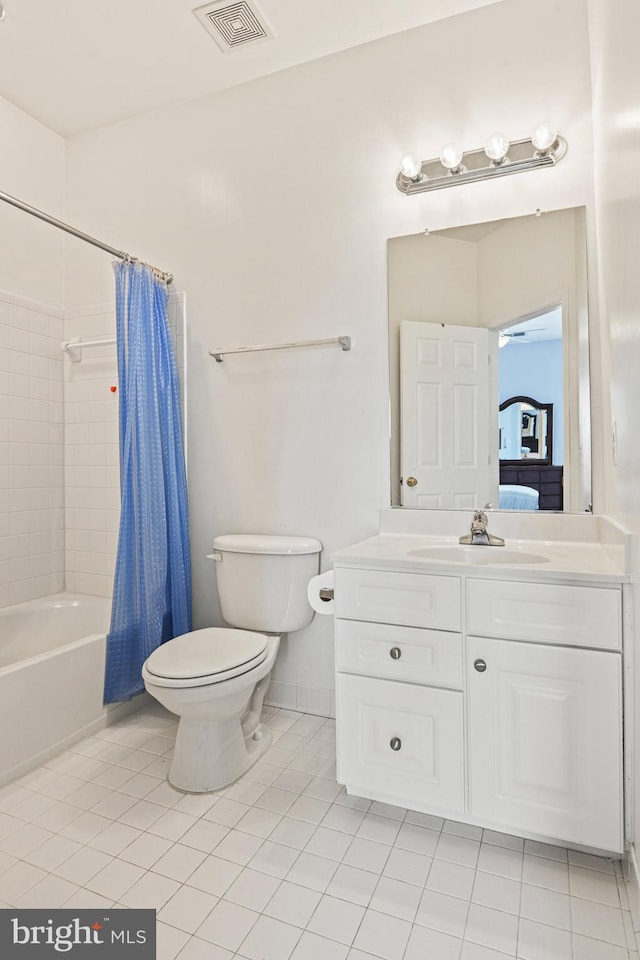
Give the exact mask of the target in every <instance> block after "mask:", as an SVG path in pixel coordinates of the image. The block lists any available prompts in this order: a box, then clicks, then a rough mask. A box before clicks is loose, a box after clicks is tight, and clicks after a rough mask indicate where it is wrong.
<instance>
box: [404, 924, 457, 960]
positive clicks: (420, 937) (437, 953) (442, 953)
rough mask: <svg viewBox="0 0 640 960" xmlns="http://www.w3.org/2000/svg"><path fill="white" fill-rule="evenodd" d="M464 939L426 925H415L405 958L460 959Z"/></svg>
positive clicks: (424, 959) (418, 959)
mask: <svg viewBox="0 0 640 960" xmlns="http://www.w3.org/2000/svg"><path fill="white" fill-rule="evenodd" d="M461 949H462V940H460V939H458V938H457V937H452V936H450V935H449V934H448V933H440V932H439V931H438V930H429V929H427V928H426V927H414V928H413V930H412V931H411V934H410V936H409V942H408V943H407V949H406V952H405V955H404V960H426V958H429V957H433V958H434V960H435V958H437V960H458V958H459V957H460V950H461Z"/></svg>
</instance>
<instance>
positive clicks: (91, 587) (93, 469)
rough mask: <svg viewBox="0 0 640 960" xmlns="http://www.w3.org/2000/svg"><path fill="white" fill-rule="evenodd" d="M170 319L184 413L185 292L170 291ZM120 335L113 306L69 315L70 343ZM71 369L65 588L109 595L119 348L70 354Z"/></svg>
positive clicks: (116, 487) (116, 500)
mask: <svg viewBox="0 0 640 960" xmlns="http://www.w3.org/2000/svg"><path fill="white" fill-rule="evenodd" d="M168 313H169V323H170V327H171V331H172V334H173V337H174V345H175V350H176V361H177V364H178V372H179V374H180V382H181V388H182V399H183V412H184V409H185V406H184V389H185V374H186V369H185V350H184V328H185V295H184V294H182V293H176V292H175V291H171V293H170V296H169V308H168ZM115 329H116V324H115V313H114V306H113V304H102V305H99V306H95V307H91V308H88V309H85V310H83V311H82V312H78V313H74V314H73V315H72V316H68V317H67V319H66V321H65V338H66V339H67V340H69V339H72V338H74V337H81V338H82V339H106V338H113V337H115ZM72 358H77V359H72ZM64 363H65V375H64V407H65V443H64V450H65V456H64V462H65V507H66V510H65V513H66V520H65V529H66V561H65V574H66V589H67V590H69V591H71V592H73V593H90V594H96V595H99V596H103V597H110V596H111V594H112V590H113V570H114V566H115V558H116V549H117V542H118V525H119V520H120V471H119V465H118V458H119V454H118V391H117V388H118V379H117V365H116V348H115V346H114V345H110V346H103V347H85V348H84V349H83V350H82V351H69V352H68V355H67V357H66V358H65V361H64ZM114 387H115V388H116V389H115V390H114V389H113V388H114Z"/></svg>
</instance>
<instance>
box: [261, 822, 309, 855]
mask: <svg viewBox="0 0 640 960" xmlns="http://www.w3.org/2000/svg"><path fill="white" fill-rule="evenodd" d="M315 831H316V827H315V824H313V823H307V822H306V821H305V820H295V819H294V818H293V817H288V816H287V817H283V818H282V820H281V821H280V823H279V824H278V826H277V827H276V828H275V830H274V831H273V832H272V833H271V834H270V836H269V839H270V840H272V841H273V842H274V843H282V844H284V845H285V846H286V847H294V848H295V849H296V850H303V849H304V848H305V846H306V845H307V843H308V842H309V840H310V839H311V837H312V836H313V834H314V833H315Z"/></svg>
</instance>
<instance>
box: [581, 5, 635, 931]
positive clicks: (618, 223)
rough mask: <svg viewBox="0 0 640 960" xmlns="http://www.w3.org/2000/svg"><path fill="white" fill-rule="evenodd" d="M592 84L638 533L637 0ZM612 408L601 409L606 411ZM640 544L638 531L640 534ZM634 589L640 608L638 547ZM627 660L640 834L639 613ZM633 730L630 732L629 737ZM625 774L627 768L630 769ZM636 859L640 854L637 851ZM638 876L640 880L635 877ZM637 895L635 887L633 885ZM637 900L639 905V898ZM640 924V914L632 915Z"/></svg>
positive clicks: (624, 436) (626, 455)
mask: <svg viewBox="0 0 640 960" xmlns="http://www.w3.org/2000/svg"><path fill="white" fill-rule="evenodd" d="M589 14H590V33H591V46H592V73H593V89H594V105H593V113H594V133H595V137H594V159H595V187H596V215H597V230H598V248H597V249H598V268H599V276H600V281H601V283H600V309H601V311H602V313H603V316H605V317H606V318H608V323H609V329H610V337H611V403H612V415H613V419H614V421H615V423H616V433H617V444H616V446H617V457H616V460H617V462H616V464H615V465H613V464H612V459H611V449H610V447H608V448H607V449H606V450H605V457H604V458H603V461H604V464H605V468H606V470H607V475H608V476H609V478H610V479H609V483H608V490H609V509H610V511H611V512H612V513H616V512H617V513H618V514H619V515H620V516H622V517H623V518H624V519H625V520H626V521H627V523H628V524H629V525H630V526H631V528H632V529H634V530H635V531H636V532H638V531H640V469H639V467H640V454H639V449H640V447H639V445H638V437H637V430H636V424H635V419H636V417H635V415H636V410H637V408H638V401H639V396H640V392H639V389H638V370H639V369H640V270H639V269H638V259H639V256H640V253H639V244H638V239H639V230H638V224H639V223H640V72H639V71H638V37H639V36H640V8H639V7H638V5H637V3H635V2H634V0H589ZM608 413H609V411H608V410H605V411H604V414H605V416H607V415H608ZM636 539H637V541H639V542H640V537H638V538H636ZM637 554H638V556H637V557H636V573H635V583H634V584H633V592H634V599H635V610H636V611H637V610H638V609H640V606H639V605H640V575H639V573H638V571H640V549H638V548H637ZM635 624H636V629H635V637H634V638H630V642H629V647H628V650H627V664H628V665H633V666H634V671H635V676H634V678H633V680H634V687H633V689H634V695H635V696H634V699H635V702H634V703H633V704H627V714H626V722H627V742H629V741H630V740H632V742H633V748H632V751H630V752H632V753H633V759H634V763H633V770H632V774H633V791H634V794H635V795H632V796H631V798H630V799H631V804H630V806H631V808H632V809H631V820H632V824H633V836H634V842H635V845H636V849H637V847H638V838H640V706H639V700H640V693H639V692H640V657H638V654H637V648H638V644H639V643H640V618H638V616H637V612H636V615H635ZM630 734H631V736H630ZM627 773H629V768H628V767H627ZM636 857H637V854H636ZM636 879H637V878H636ZM636 893H637V887H636ZM633 906H634V907H635V908H637V906H638V903H634V904H633ZM634 928H635V930H636V931H638V930H640V916H638V914H637V911H636V912H635V914H634Z"/></svg>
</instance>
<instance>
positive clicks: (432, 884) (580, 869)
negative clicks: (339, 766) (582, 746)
mask: <svg viewBox="0 0 640 960" xmlns="http://www.w3.org/2000/svg"><path fill="white" fill-rule="evenodd" d="M267 713H268V715H269V722H270V724H271V726H272V729H273V730H274V731H275V732H276V735H277V736H276V739H278V738H279V739H278V742H277V743H274V745H273V746H272V747H271V748H270V750H269V751H268V754H269V756H268V758H267V759H266V761H265V759H264V758H263V759H261V760H260V761H259V762H258V763H257V764H256V765H255V766H254V767H253V768H251V769H250V770H249V771H247V773H246V774H245V775H244V776H243V777H241V778H240V780H238V781H237V782H236V783H235V784H233V785H232V786H231V787H229V788H227V789H224V790H222V791H216V792H215V793H212V794H206V795H184V794H182V793H180V792H179V791H177V790H175V789H174V788H173V787H171V786H170V785H169V784H168V782H167V780H166V775H167V771H168V767H169V763H170V753H171V750H172V745H173V739H174V737H175V730H176V723H175V721H174V720H173V718H171V717H170V715H168V714H167V713H166V712H165V711H164V710H163V709H162V708H161V707H160V706H159V705H158V704H154V705H152V706H151V707H150V708H147V707H145V708H144V709H143V710H142V711H140V712H138V713H136V714H133V715H130V716H129V717H126V718H125V719H124V720H122V721H121V722H119V723H116V724H114V725H112V726H110V727H107V728H105V729H104V730H101V731H100V732H99V733H98V734H96V735H95V736H94V737H89V738H87V739H86V740H85V741H80V742H79V743H78V744H74V746H73V747H72V748H70V749H69V750H67V751H65V752H63V753H62V754H61V755H60V756H59V757H55V758H52V759H51V760H50V761H48V762H47V764H46V765H44V766H43V767H41V768H39V769H37V770H34V771H32V772H31V773H30V774H28V775H27V776H26V777H24V778H22V780H21V781H19V782H17V783H15V784H12V785H9V786H8V787H5V788H3V789H0V906H8V905H20V906H23V907H26V906H34V907H38V906H48V907H53V906H56V905H63V904H64V905H68V906H73V907H75V908H77V909H80V908H83V907H86V908H92V909H105V910H106V909H109V908H110V907H120V906H122V907H152V908H156V909H158V910H159V912H160V917H159V921H158V925H157V926H158V960H175V958H176V957H178V956H179V958H180V960H432V958H433V960H505V958H507V957H512V958H515V957H516V956H517V958H518V960H640V958H639V957H638V954H637V953H636V952H635V948H636V940H635V934H634V931H633V923H632V921H631V914H630V913H629V911H628V907H629V901H628V899H627V896H626V889H625V886H624V882H623V880H622V872H621V869H620V865H619V862H618V861H615V860H611V859H608V858H602V857H596V856H593V855H591V854H585V853H581V852H579V851H568V852H567V851H566V850H565V849H564V848H562V847H557V846H555V845H553V844H547V843H541V842H538V841H529V840H527V841H525V840H523V839H522V838H519V837H515V836H512V835H510V834H506V833H500V832H498V831H492V830H481V829H480V828H478V827H475V826H473V825H470V824H463V823H459V822H458V821H455V820H447V821H443V819H442V818H440V817H435V816H431V815H429V814H425V813H419V812H416V811H412V810H405V809H404V808H402V807H396V806H393V805H390V804H387V803H382V802H379V801H373V802H372V801H370V800H367V799H364V798H362V797H356V796H353V795H349V794H347V793H346V791H345V790H344V788H343V787H342V786H340V785H339V784H338V783H337V782H336V780H335V722H334V721H325V720H323V719H322V718H318V717H308V716H305V715H303V714H301V713H299V712H298V711H288V710H278V709H277V708H269V709H268V711H267ZM20 858H23V859H20ZM619 878H620V879H619ZM44 901H46V904H45V903H44ZM621 907H622V908H623V909H621ZM305 926H306V927H307V929H306V930H305V929H304V928H305ZM405 946H406V951H405ZM516 949H517V953H516ZM403 952H404V956H403Z"/></svg>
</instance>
